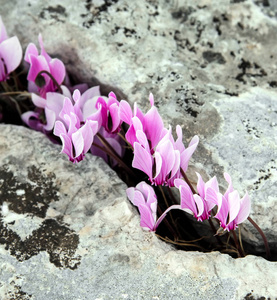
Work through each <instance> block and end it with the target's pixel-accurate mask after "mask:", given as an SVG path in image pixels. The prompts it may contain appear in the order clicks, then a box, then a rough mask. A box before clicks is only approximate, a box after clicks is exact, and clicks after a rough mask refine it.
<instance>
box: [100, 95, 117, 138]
mask: <svg viewBox="0 0 277 300" xmlns="http://www.w3.org/2000/svg"><path fill="white" fill-rule="evenodd" d="M95 106H96V107H97V108H98V107H99V106H101V115H102V126H103V127H104V128H105V130H106V131H107V132H109V133H117V132H119V131H120V130H121V127H120V126H121V124H122V120H121V119H120V117H119V102H118V101H117V98H116V95H115V93H113V92H110V93H109V96H108V98H107V97H103V96H101V97H99V98H98V99H97V102H96V105H95Z"/></svg>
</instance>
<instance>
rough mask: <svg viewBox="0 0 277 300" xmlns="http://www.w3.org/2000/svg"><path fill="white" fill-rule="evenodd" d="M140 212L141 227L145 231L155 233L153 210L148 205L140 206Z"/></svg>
mask: <svg viewBox="0 0 277 300" xmlns="http://www.w3.org/2000/svg"><path fill="white" fill-rule="evenodd" d="M138 208H139V212H140V218H141V219H140V226H141V227H142V228H143V229H145V230H148V229H149V230H150V231H154V226H155V220H154V219H153V215H152V212H151V210H150V209H149V207H148V206H146V205H139V206H138Z"/></svg>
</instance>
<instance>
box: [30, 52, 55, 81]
mask: <svg viewBox="0 0 277 300" xmlns="http://www.w3.org/2000/svg"><path fill="white" fill-rule="evenodd" d="M29 58H30V64H31V66H30V69H29V73H28V77H27V79H28V80H30V81H33V82H35V80H36V78H37V75H38V74H39V73H40V72H41V71H48V72H49V71H50V70H49V67H48V64H47V61H46V60H45V58H44V57H43V56H41V55H40V56H33V55H31V56H29ZM42 76H43V77H44V79H45V82H46V85H47V84H48V83H49V81H50V78H49V76H48V75H46V74H42Z"/></svg>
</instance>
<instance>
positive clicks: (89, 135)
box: [79, 121, 98, 154]
mask: <svg viewBox="0 0 277 300" xmlns="http://www.w3.org/2000/svg"><path fill="white" fill-rule="evenodd" d="M92 126H93V127H95V126H96V128H97V127H98V124H97V122H95V121H86V123H85V125H84V126H82V127H81V128H80V129H79V132H80V133H81V135H82V137H83V141H84V145H83V153H84V154H85V153H87V152H88V151H89V149H90V147H91V144H92V142H93V138H94V133H93V131H92Z"/></svg>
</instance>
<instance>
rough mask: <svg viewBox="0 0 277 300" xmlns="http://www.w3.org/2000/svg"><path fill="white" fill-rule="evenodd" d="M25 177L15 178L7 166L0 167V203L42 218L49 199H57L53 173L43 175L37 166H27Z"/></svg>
mask: <svg viewBox="0 0 277 300" xmlns="http://www.w3.org/2000/svg"><path fill="white" fill-rule="evenodd" d="M27 179H29V181H30V182H27V181H23V180H22V179H20V178H16V177H15V176H14V175H13V173H12V172H11V171H9V170H8V166H7V165H4V166H2V167H1V168H0V181H1V182H2V185H1V192H0V195H1V199H0V204H2V203H3V202H4V201H5V202H8V204H9V209H11V210H13V211H14V212H16V213H18V214H25V213H31V214H33V215H35V216H37V217H40V218H44V217H45V215H46V211H47V209H48V207H49V204H50V202H51V201H57V200H58V195H57V193H58V189H57V187H56V186H55V185H54V182H53V179H55V174H53V173H50V174H48V175H47V176H46V175H44V174H43V173H42V172H41V171H40V170H39V169H38V168H37V167H35V166H32V167H29V168H28V175H27Z"/></svg>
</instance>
